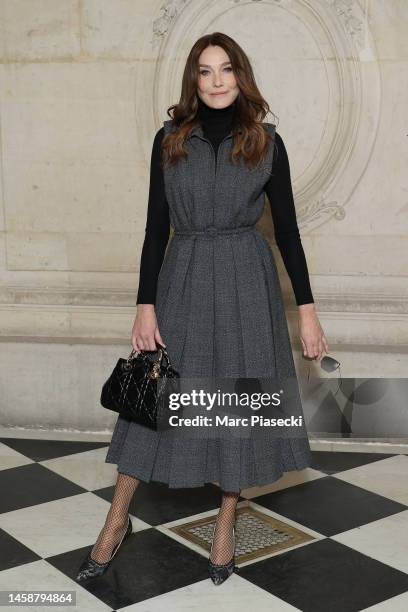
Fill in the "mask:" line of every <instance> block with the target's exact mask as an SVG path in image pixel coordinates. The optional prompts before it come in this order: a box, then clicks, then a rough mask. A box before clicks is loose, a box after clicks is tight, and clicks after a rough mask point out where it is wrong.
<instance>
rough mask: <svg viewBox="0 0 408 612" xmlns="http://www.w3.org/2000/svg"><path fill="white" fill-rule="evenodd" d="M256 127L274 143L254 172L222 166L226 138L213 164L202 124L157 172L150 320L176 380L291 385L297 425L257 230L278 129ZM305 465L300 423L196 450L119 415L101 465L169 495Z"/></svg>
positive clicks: (269, 270) (231, 486)
mask: <svg viewBox="0 0 408 612" xmlns="http://www.w3.org/2000/svg"><path fill="white" fill-rule="evenodd" d="M163 125H164V131H165V134H167V133H168V132H169V131H171V130H173V129H175V128H174V124H173V121H172V120H167V121H164V123H163ZM264 125H265V127H266V129H267V130H268V131H269V133H270V134H271V136H272V140H271V141H270V143H269V148H268V155H267V157H266V159H265V160H264V161H263V162H262V163H261V164H260V165H259V166H258V167H256V168H254V169H248V168H247V167H246V165H245V164H244V162H243V161H242V160H239V162H238V164H233V163H232V162H231V161H230V160H229V153H230V150H231V148H232V143H233V135H232V132H230V133H229V134H228V135H227V136H226V137H225V138H224V139H223V140H222V142H221V143H220V145H219V148H218V154H217V157H216V156H215V151H214V148H213V146H212V144H211V142H210V141H209V140H207V139H206V138H205V137H204V133H203V129H202V127H201V125H197V126H196V127H194V128H193V130H192V131H191V132H190V134H189V136H188V137H187V139H186V141H185V143H184V146H185V148H186V150H187V152H188V156H187V158H184V159H183V158H182V159H180V160H178V162H177V163H176V164H175V165H173V166H170V167H168V168H164V181H165V191H166V197H167V200H168V203H169V212H170V221H171V225H172V226H173V228H174V234H173V236H172V237H171V238H170V241H169V243H168V246H167V250H166V254H165V257H164V261H163V264H162V267H161V269H160V273H159V277H158V283H157V299H156V317H157V321H158V326H159V330H160V333H161V335H162V338H163V339H164V341H165V343H166V348H167V351H168V353H169V356H170V358H171V362H172V364H173V365H174V367H175V368H176V369H177V370H178V371H179V373H180V376H181V377H182V378H183V377H185V378H192V379H193V378H197V379H199V378H201V377H202V378H208V377H221V378H240V377H241V378H244V379H248V378H259V379H263V378H265V379H285V380H290V381H291V396H292V405H294V406H295V409H294V410H293V409H292V413H293V412H294V413H296V414H297V415H298V416H301V417H303V416H304V415H303V411H302V406H301V400H300V394H299V389H298V384H297V379H296V371H295V365H294V360H293V354H292V348H291V344H290V337H289V332H288V325H287V320H286V315H285V310H284V304H283V298H282V291H281V287H280V282H279V277H278V273H277V267H276V264H275V260H274V256H273V252H272V250H271V248H270V246H269V244H268V242H267V240H266V239H265V238H264V237H263V235H262V234H261V233H260V232H259V230H258V229H257V228H256V227H255V224H256V223H257V222H258V221H259V219H260V217H261V215H262V213H263V208H264V196H263V187H264V185H265V183H266V182H267V181H268V179H269V178H270V173H271V171H272V163H273V147H274V136H275V125H274V124H270V123H265V124H264ZM154 355H155V353H154ZM311 459H312V457H311V451H310V446H309V441H308V437H307V432H306V428H305V426H304V424H302V426H301V427H300V428H298V431H297V433H296V436H289V437H285V436H282V437H277V435H276V433H274V432H270V433H269V430H268V429H267V428H265V431H264V432H263V433H262V435H257V436H241V437H238V436H231V437H230V438H227V437H225V438H222V439H217V438H215V439H211V437H208V438H203V439H197V438H194V436H193V437H192V438H188V437H187V438H183V437H180V436H176V435H173V432H172V431H171V430H166V431H158V432H155V431H152V430H150V429H148V428H146V427H143V426H141V425H138V424H136V423H134V422H130V421H128V420H126V419H124V418H122V417H120V416H119V417H118V419H117V422H116V425H115V429H114V432H113V435H112V439H111V443H110V446H109V448H108V452H107V456H106V459H105V461H106V462H107V463H116V464H117V466H118V467H117V469H118V472H120V473H124V474H129V475H131V476H134V477H136V478H139V479H140V480H142V481H145V482H149V481H151V480H152V481H157V482H162V483H166V484H167V485H168V486H169V487H170V488H182V487H200V486H204V485H205V484H206V483H209V482H216V483H218V484H219V486H220V487H221V488H222V489H223V490H226V491H240V490H242V489H244V488H248V487H251V486H258V485H263V484H269V483H271V482H274V481H275V480H278V479H279V478H280V477H281V476H282V474H283V472H286V471H291V470H301V469H303V468H305V467H307V466H309V465H311Z"/></svg>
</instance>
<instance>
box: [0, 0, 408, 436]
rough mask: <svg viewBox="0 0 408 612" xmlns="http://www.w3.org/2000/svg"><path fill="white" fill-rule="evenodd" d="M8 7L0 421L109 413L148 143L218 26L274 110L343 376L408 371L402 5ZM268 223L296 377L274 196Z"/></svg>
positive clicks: (134, 275)
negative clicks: (204, 38)
mask: <svg viewBox="0 0 408 612" xmlns="http://www.w3.org/2000/svg"><path fill="white" fill-rule="evenodd" d="M0 19H1V38H0V53H1V64H0V122H1V132H0V139H1V140H0V144H1V149H0V155H1V160H0V162H1V164H0V197H1V204H2V206H1V212H0V312H1V326H0V339H1V341H2V342H1V343H0V368H1V373H2V375H1V383H0V384H1V389H0V393H1V396H2V399H1V400H0V401H1V402H2V405H1V423H0V424H3V425H8V426H12V425H14V426H20V427H24V426H27V427H43V428H58V427H59V428H65V429H79V430H80V429H87V430H106V429H109V428H110V427H111V426H112V423H113V422H114V415H113V414H110V413H109V414H108V413H107V411H103V410H102V409H101V408H100V407H99V405H98V400H99V392H100V385H101V384H102V382H103V380H104V379H105V377H106V375H107V374H108V373H109V372H110V370H111V369H112V367H113V365H114V363H116V360H117V358H118V357H119V356H120V355H122V356H127V355H128V354H129V352H130V348H131V347H130V333H131V327H132V323H133V319H134V315H135V311H136V306H135V301H136V291H137V286H138V271H139V258H140V252H141V247H142V243H143V237H144V227H145V221H146V206H147V197H148V178H149V164H150V152H151V145H152V139H153V136H154V134H155V131H156V130H157V129H158V127H159V126H160V125H161V123H162V121H163V120H164V119H166V118H167V116H166V114H165V112H166V108H167V107H168V106H169V105H170V104H172V103H174V102H175V101H176V100H177V99H178V94H179V91H180V80H181V74H182V70H183V67H184V63H185V59H186V56H187V53H188V52H189V49H190V48H191V45H192V44H193V43H194V41H195V40H196V39H197V38H198V37H199V36H201V35H202V34H204V33H207V32H211V31H216V30H219V31H224V32H226V33H227V34H229V35H230V36H232V37H233V38H235V39H236V40H237V41H238V42H239V44H240V45H241V46H242V47H243V48H244V49H245V50H246V51H247V53H248V54H249V56H250V59H251V60H252V63H253V67H254V71H255V75H256V78H257V81H258V84H259V86H260V88H261V91H262V92H263V94H264V96H265V98H266V99H267V100H268V102H269V104H270V106H271V109H272V110H273V112H274V113H275V115H276V116H277V118H278V123H277V129H278V131H279V133H280V134H281V136H282V137H283V138H284V141H285V144H286V147H287V150H288V153H289V159H290V162H291V173H292V182H293V189H294V193H295V200H296V206H297V214H298V222H299V227H300V231H301V235H302V242H303V245H304V249H305V252H306V257H307V260H308V265H309V269H310V274H311V283H312V289H313V293H314V296H315V300H316V307H317V310H318V314H319V318H320V320H321V322H322V325H323V327H324V329H325V332H326V336H327V338H328V340H329V345H330V348H331V354H333V355H334V356H336V357H337V358H338V359H339V360H340V361H341V362H342V374H343V376H350V377H360V376H361V377H377V376H378V377H387V376H389V377H404V376H406V373H407V367H406V366H407V346H408V326H407V305H408V300H407V297H408V286H407V282H406V277H407V271H408V265H407V263H408V258H407V225H408V222H407V217H408V204H407V192H408V173H407V172H406V168H407V161H408V153H407V132H406V108H407V103H408V100H407V96H408V88H407V81H408V39H407V37H406V23H407V19H408V3H407V2H406V1H405V0H388V1H387V2H384V1H383V0H360V1H358V0H258V1H256V0H252V1H250V0H246V1H244V0H242V1H240V0H217V1H208V0H205V1H204V0H167V1H166V0H161V1H160V2H158V1H156V0H155V1H149V2H147V1H142V0H117V1H115V2H112V1H111V0H58V1H55V0H13V1H10V0H0ZM267 120H270V121H272V120H274V119H273V118H272V117H269V118H267ZM260 226H261V229H262V231H264V232H265V233H266V235H268V237H269V238H270V240H271V244H272V248H273V249H274V252H275V254H276V259H277V262H278V264H279V269H280V272H281V282H282V287H283V289H284V292H285V300H286V302H287V307H288V310H287V313H288V321H289V323H290V331H291V336H292V339H293V346H294V350H295V355H296V359H297V367H298V368H299V374H302V373H303V372H304V371H305V363H304V360H303V359H301V358H300V354H299V351H298V348H299V342H298V337H297V309H296V305H295V302H294V298H293V293H292V291H291V287H290V283H289V281H288V278H287V275H286V272H285V270H284V267H283V265H282V261H281V259H280V256H279V253H278V251H277V250H276V246H275V245H274V242H273V231H272V225H271V218H270V212H269V210H268V208H267V207H266V208H265V214H264V217H263V219H262V221H261V224H260ZM319 373H320V372H319V371H317V370H316V375H319ZM105 413H106V414H105Z"/></svg>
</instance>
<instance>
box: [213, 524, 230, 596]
mask: <svg viewBox="0 0 408 612" xmlns="http://www.w3.org/2000/svg"><path fill="white" fill-rule="evenodd" d="M214 533H215V525H214V531H213V541H212V543H211V551H210V557H211V553H212V549H213V544H214ZM232 537H233V539H234V549H233V554H232V558H231V560H230V561H228V563H225V564H224V565H217V564H216V563H213V562H212V561H211V560H210V557H209V558H208V573H209V574H210V578H211V580H212V581H213V583H214V584H215V585H219V584H222V583H223V582H225V580H227V578H229V577H230V576H231V574H232V573H233V571H234V569H235V527H233V528H232Z"/></svg>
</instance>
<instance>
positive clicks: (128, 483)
mask: <svg viewBox="0 0 408 612" xmlns="http://www.w3.org/2000/svg"><path fill="white" fill-rule="evenodd" d="M139 483H140V480H138V479H137V478H133V476H129V475H128V474H119V475H118V478H117V481H116V486H115V493H114V495H113V500H112V504H111V507H110V508H109V512H108V515H107V517H106V521H105V525H104V526H103V528H102V531H101V532H100V534H99V536H98V539H97V541H96V542H95V544H94V547H93V549H92V551H91V557H92V559H93V560H94V561H97V563H106V561H108V560H109V559H110V557H111V555H112V552H113V549H114V548H115V546H116V544H117V543H118V542H120V540H121V538H122V536H123V535H124V533H125V531H126V528H127V526H128V512H129V505H130V502H131V501H132V497H133V494H134V492H135V490H136V487H137V486H138V484H139Z"/></svg>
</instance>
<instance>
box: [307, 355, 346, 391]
mask: <svg viewBox="0 0 408 612" xmlns="http://www.w3.org/2000/svg"><path fill="white" fill-rule="evenodd" d="M320 367H321V368H322V370H324V371H325V372H335V371H336V370H337V369H338V370H339V377H340V382H339V386H338V387H337V390H336V393H335V394H334V395H336V394H337V391H338V390H339V389H340V387H341V383H342V378H341V371H340V362H339V361H337V359H335V358H334V357H330V356H329V355H325V356H324V357H322V359H321V360H320ZM309 378H310V363H309V369H308V372H307V382H309Z"/></svg>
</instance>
